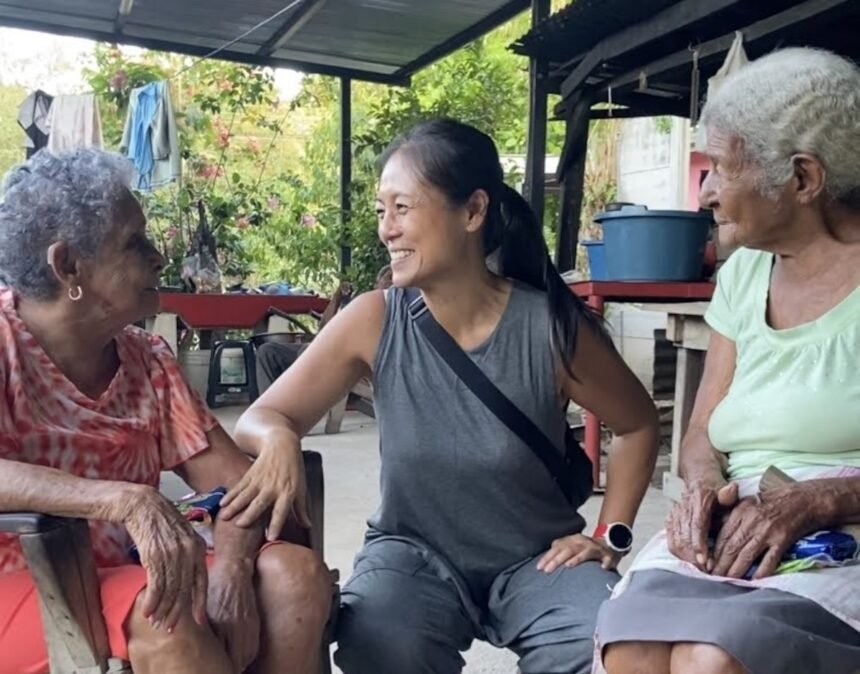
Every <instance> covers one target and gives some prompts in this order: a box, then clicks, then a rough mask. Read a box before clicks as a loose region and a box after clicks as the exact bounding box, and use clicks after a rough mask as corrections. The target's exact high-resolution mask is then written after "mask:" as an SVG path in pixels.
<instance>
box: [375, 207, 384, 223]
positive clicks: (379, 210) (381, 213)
mask: <svg viewBox="0 0 860 674" xmlns="http://www.w3.org/2000/svg"><path fill="white" fill-rule="evenodd" d="M384 217H385V209H384V208H377V209H376V219H377V220H382V218H384Z"/></svg>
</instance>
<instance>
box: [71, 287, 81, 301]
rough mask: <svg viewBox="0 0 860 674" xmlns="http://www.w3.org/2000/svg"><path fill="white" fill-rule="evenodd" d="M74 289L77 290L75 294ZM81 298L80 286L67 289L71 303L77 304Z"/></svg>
mask: <svg viewBox="0 0 860 674" xmlns="http://www.w3.org/2000/svg"><path fill="white" fill-rule="evenodd" d="M75 288H77V289H78V290H77V292H75ZM83 296H84V289H83V288H81V287H80V286H72V287H71V288H69V299H70V300H72V302H77V301H78V300H79V299H81V298H82V297H83Z"/></svg>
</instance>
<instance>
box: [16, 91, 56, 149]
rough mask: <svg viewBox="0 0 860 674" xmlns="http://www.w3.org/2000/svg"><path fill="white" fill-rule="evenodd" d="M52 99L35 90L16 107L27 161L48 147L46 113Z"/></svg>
mask: <svg viewBox="0 0 860 674" xmlns="http://www.w3.org/2000/svg"><path fill="white" fill-rule="evenodd" d="M53 101H54V97H53V96H51V95H49V94H46V93H45V92H44V91H42V90H41V89H37V90H36V91H34V92H33V93H32V94H30V95H29V96H27V98H25V99H24V102H23V103H21V105H20V106H19V107H18V125H19V126H20V127H21V128H22V129H24V148H25V149H26V151H27V159H29V158H30V157H32V156H33V155H34V154H36V153H37V152H38V151H39V150H41V149H42V148H43V147H47V146H48V131H49V128H48V113H49V112H50V110H51V103H53Z"/></svg>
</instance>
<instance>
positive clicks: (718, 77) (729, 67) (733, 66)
mask: <svg viewBox="0 0 860 674" xmlns="http://www.w3.org/2000/svg"><path fill="white" fill-rule="evenodd" d="M747 63H749V59H748V58H747V53H746V50H744V36H743V34H742V33H741V32H740V31H735V39H734V42H732V46H731V47H729V53H728V54H726V60H725V61H723V65H722V66H720V69H719V70H718V71H717V72H716V73H715V74H714V76H713V77H712V78H710V79H709V80H708V98H711V96H713V95H714V94H715V93H716V92H717V89H719V88H720V87H721V86H722V84H723V82H724V81H725V79H726V78H727V77H728V76H729V75H732V74H734V73H736V72H737V71H738V70H740V69H741V68H743V67H744V66H745V65H746V64H747Z"/></svg>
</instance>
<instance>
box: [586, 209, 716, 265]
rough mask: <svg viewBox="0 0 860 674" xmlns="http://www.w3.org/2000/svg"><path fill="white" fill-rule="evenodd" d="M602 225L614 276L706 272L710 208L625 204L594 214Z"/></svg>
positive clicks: (608, 261)
mask: <svg viewBox="0 0 860 674" xmlns="http://www.w3.org/2000/svg"><path fill="white" fill-rule="evenodd" d="M594 219H595V221H597V222H599V223H600V224H601V225H602V227H603V252H604V256H605V258H606V276H607V278H608V279H609V280H612V281H697V280H699V279H701V277H702V263H703V259H704V255H705V244H706V243H707V241H708V233H709V232H710V229H711V225H712V223H713V219H712V217H711V214H710V213H694V212H692V211H649V210H648V209H647V208H646V207H645V206H624V207H623V208H620V209H618V210H614V211H606V212H604V213H599V214H598V215H596V216H595V217H594Z"/></svg>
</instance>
